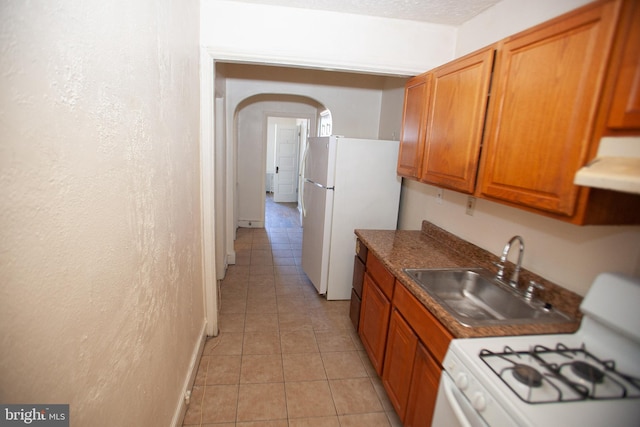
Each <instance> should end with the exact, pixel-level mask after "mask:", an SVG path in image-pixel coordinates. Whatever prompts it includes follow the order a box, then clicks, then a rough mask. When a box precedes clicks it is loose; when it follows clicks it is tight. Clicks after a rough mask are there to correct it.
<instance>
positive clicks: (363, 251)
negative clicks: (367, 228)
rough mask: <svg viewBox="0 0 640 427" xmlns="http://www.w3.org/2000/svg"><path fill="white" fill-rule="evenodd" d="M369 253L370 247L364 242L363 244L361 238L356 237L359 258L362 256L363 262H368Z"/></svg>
mask: <svg viewBox="0 0 640 427" xmlns="http://www.w3.org/2000/svg"><path fill="white" fill-rule="evenodd" d="M368 253H369V249H368V248H367V247H366V246H365V245H364V244H362V242H361V241H360V239H356V255H358V258H360V260H362V262H363V263H366V262H367V254H368Z"/></svg>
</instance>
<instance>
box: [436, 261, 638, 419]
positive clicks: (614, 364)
mask: <svg viewBox="0 0 640 427" xmlns="http://www.w3.org/2000/svg"><path fill="white" fill-rule="evenodd" d="M580 309H581V311H582V312H583V314H584V317H583V319H582V323H581V325H580V329H579V330H578V331H577V332H576V333H573V334H556V335H524V336H515V337H492V338H469V339H456V340H453V341H452V342H451V345H450V346H449V351H448V353H447V355H446V357H445V359H444V369H445V372H443V375H442V378H441V383H440V389H439V394H438V401H437V404H436V412H435V415H434V421H433V426H437V427H440V426H447V427H449V426H452V425H453V426H454V425H467V426H468V425H478V426H487V425H488V426H514V425H518V426H532V427H533V426H552V425H561V426H576V427H577V426H581V427H589V426H611V427H617V426H620V427H622V426H625V427H626V426H640V280H639V279H632V278H628V277H623V276H621V275H616V274H610V273H603V274H601V275H600V276H599V277H598V278H597V279H596V281H595V282H594V284H593V285H592V287H591V289H590V290H589V293H588V294H587V296H586V297H585V299H584V300H583V302H582V304H581V306H580ZM455 420H458V422H457V423H456V422H455Z"/></svg>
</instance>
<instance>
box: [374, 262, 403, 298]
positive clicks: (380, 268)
mask: <svg viewBox="0 0 640 427" xmlns="http://www.w3.org/2000/svg"><path fill="white" fill-rule="evenodd" d="M367 273H368V274H369V275H370V276H371V278H372V279H373V280H374V281H375V282H376V284H377V285H378V286H379V287H380V289H381V290H382V292H384V294H385V295H386V297H387V298H389V299H391V298H392V297H393V284H394V282H395V280H396V279H395V277H393V274H391V273H389V271H388V270H387V269H386V268H385V266H384V265H382V263H381V262H380V260H379V259H378V258H376V257H375V256H373V255H370V256H368V257H367Z"/></svg>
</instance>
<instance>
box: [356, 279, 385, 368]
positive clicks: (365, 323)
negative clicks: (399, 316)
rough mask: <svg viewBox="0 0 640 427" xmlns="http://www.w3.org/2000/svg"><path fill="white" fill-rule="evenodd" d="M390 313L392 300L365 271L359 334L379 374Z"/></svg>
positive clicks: (382, 361)
mask: <svg viewBox="0 0 640 427" xmlns="http://www.w3.org/2000/svg"><path fill="white" fill-rule="evenodd" d="M390 314H391V302H390V301H389V299H387V297H386V296H385V294H384V292H382V290H381V289H380V288H379V287H378V285H376V282H374V281H373V279H372V278H371V276H370V275H369V273H368V272H367V273H365V275H364V284H363V287H362V304H361V306H360V325H359V327H358V334H359V335H360V338H361V339H362V345H363V346H364V348H365V350H366V351H367V354H368V355H369V359H370V360H371V364H372V365H373V367H374V368H375V370H376V372H377V373H378V375H381V374H382V364H383V363H384V353H385V346H386V344H387V330H388V327H389V315H390Z"/></svg>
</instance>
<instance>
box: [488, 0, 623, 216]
mask: <svg viewBox="0 0 640 427" xmlns="http://www.w3.org/2000/svg"><path fill="white" fill-rule="evenodd" d="M618 12H619V4H618V3H616V2H607V3H603V4H600V5H598V6H597V7H589V8H587V9H580V10H579V12H578V13H572V14H570V15H565V16H564V17H562V19H558V20H553V21H550V22H548V23H546V24H542V25H539V26H536V27H534V28H532V29H530V30H528V31H525V32H523V33H520V34H517V35H515V36H512V37H510V38H507V39H506V40H504V41H503V44H502V46H501V47H500V49H499V52H498V56H497V59H496V62H497V64H496V71H495V78H494V86H493V91H492V97H491V106H490V115H489V121H488V123H487V129H486V132H487V134H486V138H485V147H484V150H485V153H484V156H483V170H482V173H481V175H480V185H479V187H480V192H481V194H482V195H484V196H489V197H492V198H496V199H501V200H505V201H508V202H513V203H517V204H522V205H525V206H531V207H534V208H538V209H542V210H545V211H549V212H552V213H558V214H562V215H567V216H572V215H573V214H574V212H575V209H576V204H577V199H578V191H579V187H577V186H575V185H573V179H574V176H575V173H576V172H577V171H578V169H579V168H580V167H581V166H583V165H584V164H585V163H586V161H587V159H586V156H587V152H588V150H587V148H588V147H589V144H590V142H591V136H592V132H593V123H594V119H595V117H596V113H597V110H598V105H599V98H600V96H599V95H600V93H601V92H602V85H603V76H604V74H605V71H606V66H607V63H608V58H609V56H608V55H607V54H603V53H607V52H609V51H610V47H611V45H612V43H613V40H614V34H615V28H616V21H617V16H618Z"/></svg>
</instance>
